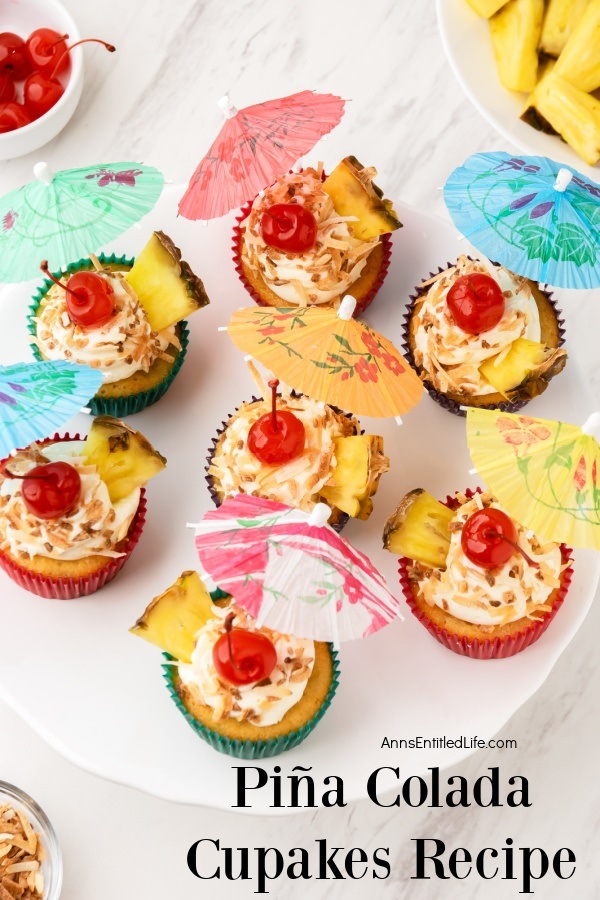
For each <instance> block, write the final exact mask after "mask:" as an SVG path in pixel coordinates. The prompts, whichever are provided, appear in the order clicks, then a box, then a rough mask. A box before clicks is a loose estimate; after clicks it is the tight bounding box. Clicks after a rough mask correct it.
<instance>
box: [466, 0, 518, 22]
mask: <svg viewBox="0 0 600 900" xmlns="http://www.w3.org/2000/svg"><path fill="white" fill-rule="evenodd" d="M467 3H468V4H469V6H470V7H471V8H472V9H474V10H475V12H476V13H477V15H478V16H483V18H484V19H489V18H490V16H493V15H494V13H497V12H498V10H499V9H500V8H501V7H503V6H505V5H506V4H507V3H508V0H467Z"/></svg>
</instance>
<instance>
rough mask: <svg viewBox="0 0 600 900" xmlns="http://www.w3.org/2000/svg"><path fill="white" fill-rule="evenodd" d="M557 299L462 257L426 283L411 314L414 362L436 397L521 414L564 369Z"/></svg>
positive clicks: (455, 408)
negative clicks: (524, 407) (517, 410)
mask: <svg viewBox="0 0 600 900" xmlns="http://www.w3.org/2000/svg"><path fill="white" fill-rule="evenodd" d="M563 335H564V332H563V328H562V320H561V319H560V318H559V313H558V311H557V309H556V307H555V305H554V302H553V301H552V296H551V294H550V293H549V292H548V291H546V290H542V289H541V288H540V286H539V285H538V284H536V283H535V282H532V281H530V280H529V279H526V278H522V277H521V276H519V275H515V274H514V273H512V272H509V271H508V270H507V269H505V268H504V267H503V266H500V265H496V264H494V263H491V262H490V261H489V260H487V259H485V258H483V257H482V258H481V259H470V258H469V257H467V256H460V257H459V258H458V260H457V262H456V264H455V265H454V266H450V265H449V266H448V268H447V269H445V270H444V271H440V272H439V273H438V274H437V275H434V276H432V277H431V278H429V279H428V280H427V281H425V282H423V284H421V285H420V286H419V287H418V288H417V289H416V294H415V295H414V296H413V297H412V298H411V305H410V307H409V310H408V313H407V315H406V325H405V348H406V351H407V355H408V358H409V359H410V361H411V362H412V364H413V365H414V368H415V369H416V371H417V372H418V374H419V376H420V377H421V379H422V380H423V382H424V383H425V386H426V388H427V390H428V391H429V393H430V395H431V396H432V397H433V399H434V400H436V401H437V402H438V403H440V404H441V405H442V406H444V407H445V408H446V409H449V410H450V411H451V412H455V413H458V414H459V415H460V414H464V410H461V407H464V406H479V407H485V408H487V409H496V408H499V409H505V410H516V409H520V408H521V407H522V406H524V405H525V404H526V403H527V402H528V401H529V400H530V399H532V398H533V397H535V396H537V395H539V394H541V393H542V392H543V391H544V390H546V388H547V386H548V384H549V382H550V380H551V379H552V378H553V377H554V376H555V375H557V374H558V373H559V372H561V371H562V369H563V368H564V365H565V362H566V358H567V354H566V351H564V350H562V349H561V345H562V343H563Z"/></svg>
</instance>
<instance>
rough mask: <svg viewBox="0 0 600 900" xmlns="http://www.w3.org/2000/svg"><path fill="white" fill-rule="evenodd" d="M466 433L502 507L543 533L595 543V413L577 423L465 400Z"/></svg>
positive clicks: (599, 491) (599, 518)
mask: <svg viewBox="0 0 600 900" xmlns="http://www.w3.org/2000/svg"><path fill="white" fill-rule="evenodd" d="M467 440H468V443H469V450H470V452H471V458H472V460H473V463H474V465H475V467H476V469H477V472H478V473H479V474H480V475H481V477H482V479H483V480H484V481H485V483H486V484H487V485H488V487H489V488H490V490H491V491H492V493H493V494H494V495H495V497H496V498H497V499H498V501H499V502H500V503H501V505H502V506H503V507H504V509H505V510H506V512H507V513H509V514H510V515H511V516H514V518H515V519H516V520H517V521H518V522H520V523H521V524H522V525H524V526H525V527H526V528H530V529H531V530H532V531H534V532H535V533H536V534H537V535H538V536H539V537H541V538H543V539H544V540H552V541H557V542H561V543H567V544H570V545H571V546H572V547H594V548H595V549H596V550H600V445H599V443H598V441H599V440H600V413H594V414H593V415H592V416H590V418H589V419H588V420H587V422H586V423H585V424H584V425H583V426H582V427H578V426H577V425H567V424H566V423H564V422H555V421H553V420H552V419H533V418H531V417H530V416H519V415H515V414H512V413H503V412H498V411H495V410H483V409H475V408H471V409H469V411H468V412H467Z"/></svg>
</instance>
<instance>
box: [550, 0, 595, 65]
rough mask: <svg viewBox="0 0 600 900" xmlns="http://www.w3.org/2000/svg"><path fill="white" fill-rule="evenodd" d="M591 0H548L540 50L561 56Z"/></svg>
mask: <svg viewBox="0 0 600 900" xmlns="http://www.w3.org/2000/svg"><path fill="white" fill-rule="evenodd" d="M588 3H589V0H548V3H547V5H546V15H545V16H544V24H543V25H542V35H541V37H540V50H541V51H542V52H543V53H547V54H548V56H560V54H561V53H562V51H563V50H564V47H565V44H566V43H567V40H568V39H569V37H570V36H571V33H572V32H573V29H574V27H575V25H576V24H577V22H578V21H579V19H580V18H581V16H582V14H583V12H584V10H585V8H586V6H587V5H588Z"/></svg>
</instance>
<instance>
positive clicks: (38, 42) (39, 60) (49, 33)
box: [25, 28, 69, 76]
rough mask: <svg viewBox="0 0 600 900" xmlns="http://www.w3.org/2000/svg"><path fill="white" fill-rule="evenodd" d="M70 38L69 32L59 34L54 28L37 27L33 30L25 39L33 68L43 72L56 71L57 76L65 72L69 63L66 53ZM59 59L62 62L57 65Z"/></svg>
mask: <svg viewBox="0 0 600 900" xmlns="http://www.w3.org/2000/svg"><path fill="white" fill-rule="evenodd" d="M68 38H69V35H68V34H59V33H58V31H54V29H53V28H36V30H35V31H32V32H31V34H30V35H29V37H28V38H27V40H26V41H25V45H26V48H27V56H28V57H29V60H30V62H31V66H32V68H34V69H37V70H38V72H42V73H43V74H48V73H51V72H52V71H54V75H55V76H56V75H60V74H61V72H64V70H65V69H66V68H67V65H68V63H69V57H68V54H67V55H65V50H66V49H67V40H68ZM59 59H60V60H61V63H60V66H57V65H56V64H57V62H58V61H59ZM55 67H56V68H55Z"/></svg>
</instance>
